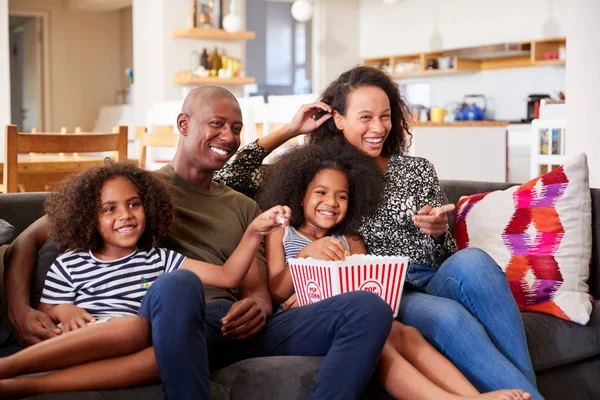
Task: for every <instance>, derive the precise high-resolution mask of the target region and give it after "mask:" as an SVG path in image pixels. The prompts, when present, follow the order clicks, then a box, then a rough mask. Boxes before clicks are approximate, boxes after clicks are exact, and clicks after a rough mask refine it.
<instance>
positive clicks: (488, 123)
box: [410, 121, 509, 128]
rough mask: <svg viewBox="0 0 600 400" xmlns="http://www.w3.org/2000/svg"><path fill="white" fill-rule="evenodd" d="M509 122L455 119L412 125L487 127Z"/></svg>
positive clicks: (411, 124)
mask: <svg viewBox="0 0 600 400" xmlns="http://www.w3.org/2000/svg"><path fill="white" fill-rule="evenodd" d="M508 124H509V122H508V121H454V122H431V121H428V122H419V121H417V122H412V123H410V126H411V127H413V126H430V127H437V126H441V127H457V128H460V127H468V126H476V127H486V126H507V125H508Z"/></svg>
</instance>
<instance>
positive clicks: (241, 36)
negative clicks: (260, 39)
mask: <svg viewBox="0 0 600 400" xmlns="http://www.w3.org/2000/svg"><path fill="white" fill-rule="evenodd" d="M171 36H172V37H176V38H189V39H213V40H248V39H254V38H255V37H256V33H254V32H250V31H240V32H235V33H230V32H227V31H226V30H224V29H201V28H186V29H178V30H176V31H173V32H171Z"/></svg>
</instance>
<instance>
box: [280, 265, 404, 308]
mask: <svg viewBox="0 0 600 400" xmlns="http://www.w3.org/2000/svg"><path fill="white" fill-rule="evenodd" d="M408 262H409V259H408V258H407V257H401V256H394V257H382V256H372V255H362V254H355V255H352V256H349V257H347V258H346V260H345V261H324V260H316V259H314V258H292V259H290V260H289V262H288V264H289V267H290V272H291V273H292V280H293V282H294V289H295V290H296V294H297V296H298V304H299V305H301V306H304V305H307V304H312V303H316V302H317V301H321V300H323V299H326V298H328V297H331V296H335V295H338V294H342V293H346V292H352V291H355V290H366V291H369V292H373V293H375V294H376V295H378V296H379V297H381V298H382V299H383V300H384V301H385V302H386V303H388V304H389V305H390V307H391V308H392V312H393V313H394V318H395V317H396V316H398V310H399V306H400V297H401V295H402V289H403V287H404V279H405V277H406V269H407V268H408Z"/></svg>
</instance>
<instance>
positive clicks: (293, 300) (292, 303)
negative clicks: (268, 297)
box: [281, 293, 300, 310]
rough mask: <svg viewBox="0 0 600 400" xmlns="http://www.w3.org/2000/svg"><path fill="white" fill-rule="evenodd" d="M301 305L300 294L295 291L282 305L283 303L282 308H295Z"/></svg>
mask: <svg viewBox="0 0 600 400" xmlns="http://www.w3.org/2000/svg"><path fill="white" fill-rule="evenodd" d="M299 306H300V305H299V304H298V296H296V293H294V294H293V295H291V296H290V298H289V299H287V300H286V301H285V302H284V303H283V304H282V305H281V309H282V310H287V309H289V308H295V307H299Z"/></svg>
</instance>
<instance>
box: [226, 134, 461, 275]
mask: <svg viewBox="0 0 600 400" xmlns="http://www.w3.org/2000/svg"><path fill="white" fill-rule="evenodd" d="M268 154H269V152H268V151H267V150H265V149H264V148H262V147H260V146H259V145H258V144H257V143H256V142H253V143H250V144H248V145H247V146H245V147H244V148H243V149H242V150H240V152H239V153H238V154H237V155H236V156H235V157H234V158H232V159H231V160H230V161H229V162H228V163H227V165H226V166H225V167H224V168H223V169H222V170H221V171H218V172H217V173H216V174H215V180H218V181H220V182H222V183H224V184H226V185H227V186H229V187H231V188H233V189H235V190H238V191H241V192H244V193H248V192H256V190H257V189H258V188H259V187H260V185H261V183H262V182H263V174H262V171H263V169H262V168H261V164H262V161H263V160H264V158H265V157H266V156H267V155H268ZM442 201H443V196H442V188H441V186H440V183H439V181H438V178H437V174H436V172H435V168H434V167H433V165H432V164H431V163H430V162H429V161H427V160H426V159H424V158H420V157H411V156H407V155H401V154H397V155H394V156H392V157H391V159H390V162H389V165H388V168H387V171H386V173H385V194H384V199H383V202H382V204H381V205H380V206H379V209H378V210H377V212H375V213H374V214H373V215H372V216H370V217H369V218H367V219H366V220H365V221H364V224H363V227H362V228H361V235H362V237H363V240H364V242H365V244H366V246H367V250H368V252H369V254H374V255H382V256H385V255H402V256H406V257H409V258H410V259H411V260H413V261H415V262H417V263H419V264H424V265H429V266H432V267H435V268H438V267H439V266H440V265H441V264H442V262H443V261H444V260H445V259H446V258H448V257H449V256H451V255H452V254H454V253H455V252H456V244H455V243H454V239H453V238H452V235H451V233H450V230H449V227H446V233H445V235H444V238H443V240H442V242H441V244H437V243H435V241H434V240H433V238H431V236H429V235H425V234H424V233H423V232H421V231H420V230H419V229H418V228H417V227H416V226H415V225H414V223H413V222H412V219H411V217H412V215H414V214H416V213H417V212H418V211H419V210H420V209H421V208H422V207H424V206H426V205H430V206H432V207H440V206H441V205H442Z"/></svg>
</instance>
